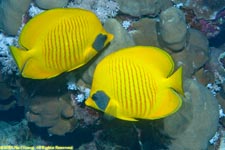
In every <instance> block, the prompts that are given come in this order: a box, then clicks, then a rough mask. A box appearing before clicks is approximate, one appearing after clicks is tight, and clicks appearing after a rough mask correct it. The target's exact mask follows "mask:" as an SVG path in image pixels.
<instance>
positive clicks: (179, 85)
mask: <svg viewBox="0 0 225 150" xmlns="http://www.w3.org/2000/svg"><path fill="white" fill-rule="evenodd" d="M182 72H183V68H182V67H179V68H178V69H177V71H176V72H174V73H173V74H172V75H171V76H170V77H169V78H168V80H169V85H170V88H172V89H174V90H175V91H177V92H178V93H180V94H182V95H184V90H183V79H182Z"/></svg>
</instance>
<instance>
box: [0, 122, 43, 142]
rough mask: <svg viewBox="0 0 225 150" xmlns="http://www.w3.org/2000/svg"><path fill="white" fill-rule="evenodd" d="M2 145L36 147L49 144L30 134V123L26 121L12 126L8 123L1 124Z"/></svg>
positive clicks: (0, 136)
mask: <svg viewBox="0 0 225 150" xmlns="http://www.w3.org/2000/svg"><path fill="white" fill-rule="evenodd" d="M0 128H1V131H0V143H1V145H11V146H19V145H26V146H35V145H47V143H46V142H45V141H43V140H41V139H40V138H39V137H35V136H33V135H32V134H31V133H30V130H29V127H28V123H27V121H26V120H22V121H21V122H19V123H15V124H14V125H10V124H8V123H6V122H2V121H1V122H0Z"/></svg>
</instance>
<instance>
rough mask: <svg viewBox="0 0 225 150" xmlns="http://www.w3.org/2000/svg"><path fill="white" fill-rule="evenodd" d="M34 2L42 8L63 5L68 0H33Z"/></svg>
mask: <svg viewBox="0 0 225 150" xmlns="http://www.w3.org/2000/svg"><path fill="white" fill-rule="evenodd" d="M34 2H35V3H36V4H37V5H38V7H40V8H42V9H52V8H60V7H65V6H66V5H67V4H68V2H69V0H34Z"/></svg>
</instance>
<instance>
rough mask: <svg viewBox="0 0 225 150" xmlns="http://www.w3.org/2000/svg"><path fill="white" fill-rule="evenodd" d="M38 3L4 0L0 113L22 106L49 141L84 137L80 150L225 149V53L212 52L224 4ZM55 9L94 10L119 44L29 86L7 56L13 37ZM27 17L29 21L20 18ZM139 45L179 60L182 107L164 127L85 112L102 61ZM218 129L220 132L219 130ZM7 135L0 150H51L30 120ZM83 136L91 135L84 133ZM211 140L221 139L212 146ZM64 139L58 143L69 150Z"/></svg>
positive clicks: (154, 0)
mask: <svg viewBox="0 0 225 150" xmlns="http://www.w3.org/2000/svg"><path fill="white" fill-rule="evenodd" d="M32 2H33V3H31V0H26V1H24V2H20V5H19V4H17V3H18V2H14V1H13V0H9V1H3V0H0V7H1V9H0V16H1V18H2V19H1V20H0V29H1V31H2V32H3V33H5V34H3V33H0V72H1V74H0V111H1V112H4V111H5V110H7V111H10V110H11V108H17V107H18V105H19V106H20V107H21V106H22V107H24V108H25V117H26V120H27V121H28V122H29V123H30V124H32V125H35V127H36V128H37V129H46V130H47V132H48V134H49V135H53V136H48V138H51V137H55V136H56V135H57V137H60V138H62V139H63V140H65V141H67V140H69V139H73V138H71V134H74V133H78V134H75V136H76V138H75V140H74V139H73V141H72V145H76V144H77V145H76V147H75V148H76V149H80V150H82V149H91V150H95V149H96V150H97V149H121V150H122V149H126V150H133V149H135V150H146V149H154V150H158V149H171V150H172V149H187V150H188V149H190V150H192V149H207V148H208V149H210V148H211V149H213V148H214V149H223V147H224V142H223V139H224V125H225V119H224V117H223V116H224V114H223V113H222V115H221V118H219V115H218V111H220V112H223V110H224V109H225V102H224V100H225V91H224V89H225V83H224V81H225V72H224V70H225V69H224V68H225V67H224V66H225V59H224V58H225V57H224V56H225V54H224V51H225V48H224V47H225V46H220V47H209V40H210V39H211V38H213V37H217V36H218V35H219V34H220V33H222V31H223V30H224V23H225V9H224V1H221V0H216V1H210V0H197V1H194V0H171V1H167V0H162V1H158V0H143V1H136V0H130V1H129V2H127V1H123V0H70V1H68V0H63V1H59V0H54V1H51V2H50V0H48V1H47V0H46V1H44V0H34V1H32ZM22 3H24V4H22ZM3 6H4V7H3ZM172 6H173V7H172ZM28 7H29V8H28ZM55 7H68V8H71V7H72V8H84V9H88V10H91V11H93V12H94V13H96V15H97V16H98V17H99V18H100V20H101V21H102V23H103V24H104V27H105V29H106V30H107V31H108V32H110V33H112V34H113V35H114V40H113V41H112V42H111V43H110V45H108V46H107V47H106V48H105V49H104V51H103V52H102V53H99V55H97V56H96V57H95V58H94V59H93V60H92V61H90V62H89V63H88V64H87V65H86V66H84V67H83V68H81V69H79V70H74V71H72V72H68V73H65V74H63V75H61V76H60V77H57V78H54V79H51V80H27V79H23V78H21V77H20V76H19V73H18V70H17V67H16V64H15V62H14V60H13V58H12V56H11V54H10V52H9V49H8V46H9V45H15V44H16V43H17V37H9V36H7V35H16V34H17V33H18V29H19V27H20V26H21V24H22V23H26V22H27V21H28V20H29V18H32V17H34V16H35V15H37V14H39V13H41V12H43V11H45V9H52V8H55ZM27 9H28V10H27ZM12 10H13V11H12ZM23 14H25V16H23V18H22V15H23ZM14 17H15V18H14ZM12 18H14V19H12ZM18 34H19V33H18ZM134 45H151V46H157V47H160V48H162V49H165V50H166V51H168V52H169V53H170V54H171V55H172V57H173V58H174V60H175V63H176V66H175V68H176V67H178V66H183V79H184V89H185V97H184V98H183V106H182V108H181V109H180V110H179V111H178V112H177V113H175V114H174V115H172V116H170V117H168V118H166V119H164V120H162V119H160V120H154V121H149V120H141V121H139V122H135V123H130V122H124V121H121V120H117V119H113V118H110V117H107V116H104V115H102V113H101V112H98V111H95V110H93V109H91V108H88V107H86V106H84V101H85V99H86V98H87V97H88V96H89V90H90V89H89V88H90V87H91V83H92V78H93V72H94V70H95V67H96V65H97V64H98V62H99V61H100V60H101V59H102V58H103V57H105V56H106V55H108V54H110V53H111V52H114V51H116V50H118V49H120V48H124V47H129V46H134ZM193 79H194V80H197V81H194V80H193ZM201 84H203V85H204V86H205V87H203V86H202V85H201ZM207 88H208V89H207ZM210 92H211V93H210ZM217 102H219V104H220V106H221V107H220V108H219V107H218V103H217ZM199 122H200V123H199ZM218 123H219V124H220V128H219V129H218V130H217V127H218ZM209 128H210V130H209ZM1 129H2V130H1V132H0V135H1V137H2V138H1V139H2V142H1V144H8V145H13V144H24V145H36V144H41V145H46V143H45V142H43V141H42V140H41V139H38V138H37V137H34V136H33V134H32V132H33V131H31V130H29V127H28V126H27V122H26V121H22V122H21V123H19V124H16V125H9V124H5V125H4V127H3V125H1ZM19 129H20V130H19ZM21 129H22V130H21ZM83 130H85V132H86V133H88V135H83V134H80V132H81V131H83ZM216 130H217V132H216ZM81 133H82V132H81ZM128 133H129V134H128ZM215 133H217V134H215ZM62 135H63V136H62ZM213 135H216V136H215V137H217V138H213V139H212V140H210V139H211V138H212V137H213ZM19 136H20V137H22V140H20V139H19V138H18V137H19ZM87 138H88V140H87ZM25 140H27V142H25ZM63 140H62V141H60V142H61V143H63V142H64V141H63ZM209 140H210V141H209ZM35 141H36V142H35ZM81 141H82V142H81ZM208 141H209V142H208ZM57 142H58V141H57ZM53 143H54V142H53ZM74 143H75V144H74ZM190 143H191V144H190ZM48 144H49V145H50V143H48ZM63 144H65V145H66V144H68V143H67V142H65V143H63ZM70 144H71V143H70ZM210 144H211V145H210Z"/></svg>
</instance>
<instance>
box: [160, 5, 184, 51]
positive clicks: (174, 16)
mask: <svg viewBox="0 0 225 150" xmlns="http://www.w3.org/2000/svg"><path fill="white" fill-rule="evenodd" d="M159 32H160V39H161V40H162V45H163V46H165V47H168V48H169V49H171V50H174V51H179V50H181V49H182V48H184V47H185V44H186V35H187V24H186V22H185V16H184V13H183V12H182V11H181V10H179V9H178V8H176V7H170V8H168V9H166V10H165V11H163V12H162V13H161V14H160V22H159Z"/></svg>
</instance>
